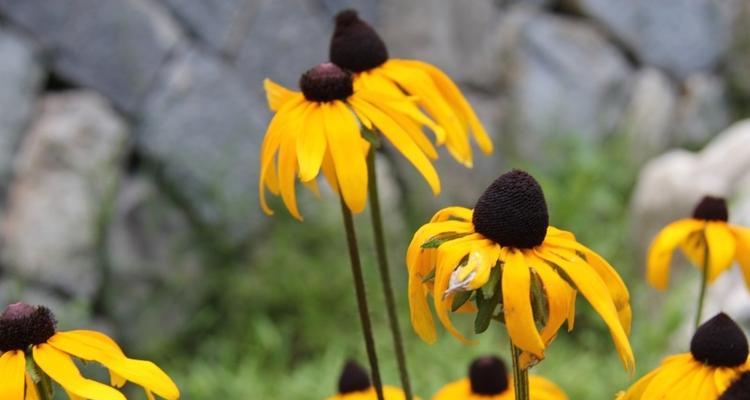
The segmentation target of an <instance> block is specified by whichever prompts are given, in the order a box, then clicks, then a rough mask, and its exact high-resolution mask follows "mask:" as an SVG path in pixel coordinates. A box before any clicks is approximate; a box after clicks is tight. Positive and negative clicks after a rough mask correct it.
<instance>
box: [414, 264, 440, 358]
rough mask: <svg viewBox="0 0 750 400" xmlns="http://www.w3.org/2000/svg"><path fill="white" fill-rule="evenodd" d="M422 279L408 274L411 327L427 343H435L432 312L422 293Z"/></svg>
mask: <svg viewBox="0 0 750 400" xmlns="http://www.w3.org/2000/svg"><path fill="white" fill-rule="evenodd" d="M422 286H423V284H422V278H421V277H420V276H418V275H417V274H412V273H410V274H409V311H410V315H411V326H412V327H413V328H414V332H416V333H417V335H418V336H419V337H420V338H421V339H422V340H424V341H425V342H427V343H430V344H432V343H435V341H436V340H437V332H436V330H435V321H434V320H433V319H432V311H430V306H429V304H428V302H427V296H426V293H425V292H424V289H423V287H422Z"/></svg>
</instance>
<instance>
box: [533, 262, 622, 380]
mask: <svg viewBox="0 0 750 400" xmlns="http://www.w3.org/2000/svg"><path fill="white" fill-rule="evenodd" d="M537 255H538V256H539V257H541V258H542V259H544V260H547V261H549V262H551V263H552V264H554V265H556V266H557V267H559V268H560V269H562V270H563V271H564V272H565V274H566V275H567V276H568V277H569V278H570V279H571V280H572V281H573V283H574V284H575V285H576V289H578V291H579V292H581V293H582V294H583V296H584V297H585V298H586V300H588V302H589V303H590V304H591V306H592V307H593V308H594V310H596V312H597V313H598V314H599V316H601V317H602V319H603V320H604V323H605V324H606V325H607V327H608V328H609V332H610V334H611V335H612V340H613V341H614V344H615V348H617V352H618V353H619V354H620V358H621V359H622V363H623V365H624V366H625V369H627V370H628V371H633V370H634V368H635V360H634V358H633V350H632V349H631V348H630V342H629V341H628V336H627V334H626V333H625V328H624V327H623V326H622V324H621V323H620V319H619V315H618V313H617V308H616V307H615V304H614V302H613V301H612V297H610V295H609V290H608V289H607V285H606V284H605V283H604V281H603V280H602V278H601V277H599V275H598V274H597V273H596V272H595V271H593V270H592V268H591V267H590V266H589V265H588V264H586V262H585V261H583V260H582V259H581V258H579V257H577V256H574V257H570V258H563V257H560V256H558V255H557V254H555V253H553V252H551V251H549V250H548V249H544V248H542V249H541V250H538V251H537Z"/></svg>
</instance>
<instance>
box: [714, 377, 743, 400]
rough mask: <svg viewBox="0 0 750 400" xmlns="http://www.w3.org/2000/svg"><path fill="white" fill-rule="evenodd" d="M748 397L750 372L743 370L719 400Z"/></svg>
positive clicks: (738, 399)
mask: <svg viewBox="0 0 750 400" xmlns="http://www.w3.org/2000/svg"><path fill="white" fill-rule="evenodd" d="M747 399H750V372H745V373H743V374H742V375H740V377H739V378H737V380H736V381H734V382H733V383H732V384H731V385H730V386H729V389H727V391H726V392H724V394H722V395H721V396H719V400H747Z"/></svg>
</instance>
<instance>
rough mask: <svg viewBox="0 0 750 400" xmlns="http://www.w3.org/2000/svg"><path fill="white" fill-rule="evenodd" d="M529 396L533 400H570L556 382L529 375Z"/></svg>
mask: <svg viewBox="0 0 750 400" xmlns="http://www.w3.org/2000/svg"><path fill="white" fill-rule="evenodd" d="M529 395H530V397H531V399H533V400H568V396H567V395H565V392H563V391H562V389H560V388H559V387H558V386H557V385H555V384H554V382H552V381H550V380H547V379H544V378H542V377H541V376H538V375H529Z"/></svg>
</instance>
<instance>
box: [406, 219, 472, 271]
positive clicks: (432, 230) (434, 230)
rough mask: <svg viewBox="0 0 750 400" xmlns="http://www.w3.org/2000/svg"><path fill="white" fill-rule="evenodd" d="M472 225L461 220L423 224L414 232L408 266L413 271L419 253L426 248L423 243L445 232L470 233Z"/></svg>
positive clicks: (407, 252) (409, 249) (409, 250)
mask: <svg viewBox="0 0 750 400" xmlns="http://www.w3.org/2000/svg"><path fill="white" fill-rule="evenodd" d="M471 231H472V225H471V224H470V223H467V222H461V221H442V222H434V223H428V224H425V225H422V227H420V228H419V229H417V231H416V232H415V233H414V236H413V237H412V239H411V242H410V243H409V248H408V249H407V251H406V266H407V268H408V269H409V271H411V270H412V269H413V268H415V267H416V266H417V263H418V257H419V255H420V254H421V253H422V252H423V251H424V250H425V249H423V248H422V245H423V244H424V243H425V242H427V241H428V240H429V239H430V238H432V237H435V236H437V235H439V234H443V233H464V232H465V233H469V232H471Z"/></svg>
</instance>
